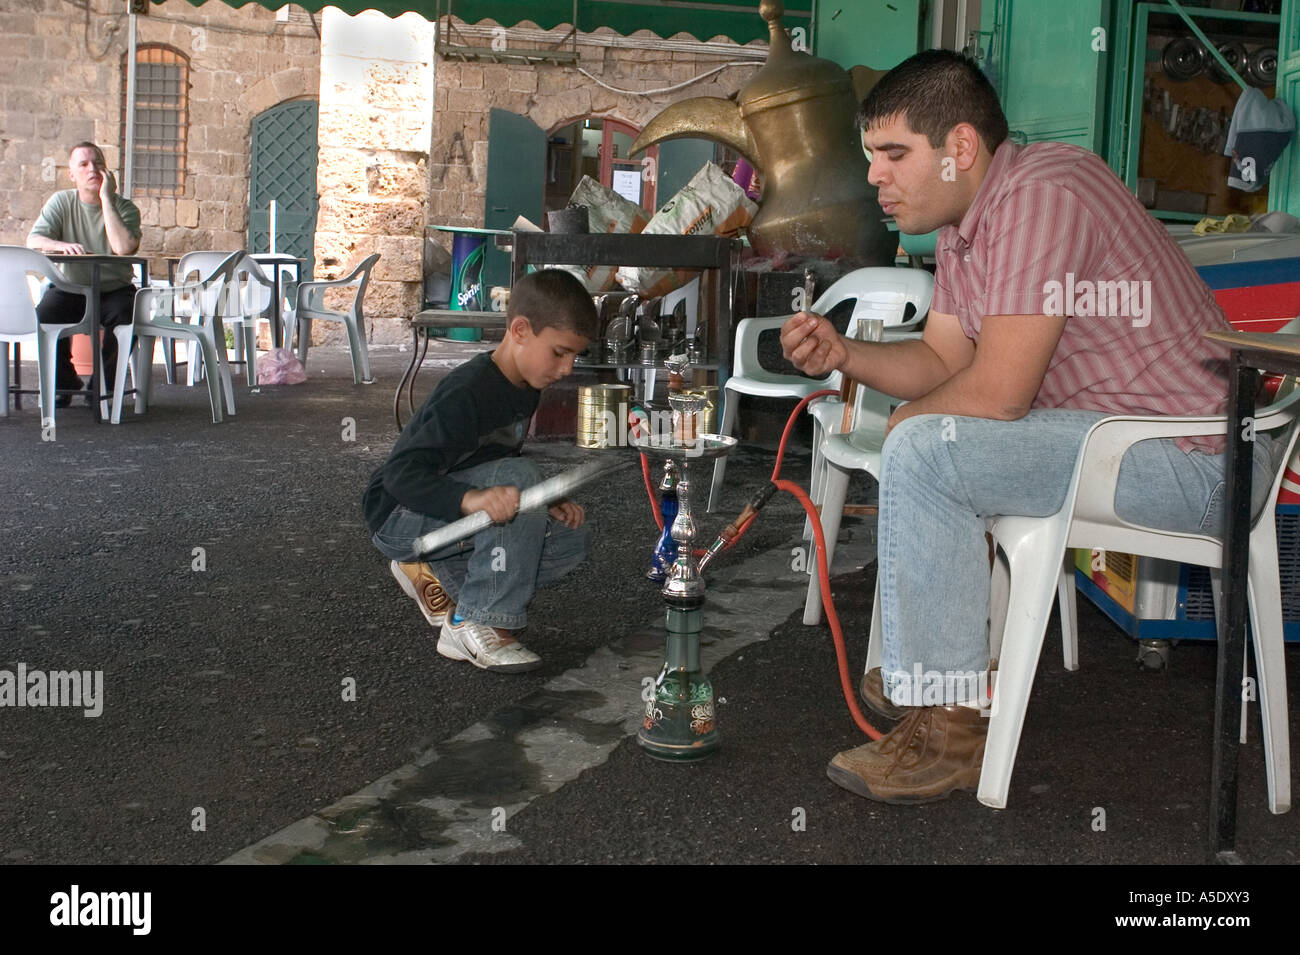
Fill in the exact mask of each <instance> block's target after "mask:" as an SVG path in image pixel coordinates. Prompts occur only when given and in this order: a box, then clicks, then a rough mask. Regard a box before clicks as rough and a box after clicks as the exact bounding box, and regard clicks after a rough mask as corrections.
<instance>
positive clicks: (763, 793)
mask: <svg viewBox="0 0 1300 955" xmlns="http://www.w3.org/2000/svg"><path fill="white" fill-rule="evenodd" d="M476 347H478V346H473V345H466V344H451V343H447V344H443V345H441V346H439V355H440V356H442V357H440V358H439V361H440V362H442V363H443V364H442V366H441V367H436V366H435V365H434V364H433V363H428V364H426V366H425V371H424V373H423V374H422V376H421V379H420V382H421V386H420V387H421V391H425V390H427V388H428V386H430V385H431V384H432V382H433V381H434V380H435V379H436V377H437V374H438V373H440V372H445V370H446V368H447V367H449V366H450V364H452V363H454V362H455V361H459V360H463V359H464V358H466V357H468V356H469V355H470V354H472V353H473V351H474V350H475V349H476ZM371 357H372V363H373V365H374V368H375V374H376V377H377V379H378V381H377V383H376V384H373V385H368V386H357V385H353V384H352V379H351V374H350V370H349V365H348V361H347V356H346V353H345V352H339V351H335V350H331V349H325V348H320V349H315V350H313V351H312V353H311V361H310V363H309V366H310V367H309V381H308V382H307V383H306V384H304V385H300V386H293V387H288V386H285V387H263V388H261V389H260V390H258V391H256V392H250V391H249V389H248V387H247V385H245V384H243V383H242V382H238V381H237V383H236V401H237V411H238V413H237V414H236V416H235V417H234V418H232V419H230V420H228V421H227V422H225V423H223V424H221V425H213V424H212V423H211V421H210V417H209V413H208V410H207V398H206V390H205V389H201V388H200V389H189V388H185V387H182V386H168V385H164V384H162V383H161V382H160V381H159V382H156V384H155V395H154V403H153V406H152V407H151V409H150V411H149V413H148V414H147V415H144V416H140V417H136V416H134V415H132V414H130V412H129V411H128V412H126V413H125V415H124V422H123V424H122V425H120V426H117V427H113V426H110V425H107V424H101V425H96V424H94V423H93V422H92V421H91V420H90V415H89V412H88V410H87V409H86V408H84V407H82V406H77V407H73V408H70V409H66V410H60V411H59V412H58V415H57V422H58V427H57V431H56V432H54V434H53V435H50V434H48V433H46V434H43V433H42V429H41V427H40V423H39V414H38V412H37V411H36V410H35V408H34V407H33V406H34V399H28V402H27V407H25V408H24V409H23V410H21V411H11V413H10V416H9V417H8V418H7V419H0V454H2V455H3V461H4V466H3V468H0V492H2V498H0V499H2V500H3V505H0V514H2V515H3V516H2V517H0V524H2V526H3V535H2V538H0V539H2V540H3V542H4V543H3V547H0V594H3V600H2V603H0V671H5V670H7V671H11V672H16V671H17V669H18V668H19V667H20V666H22V667H24V668H25V669H26V670H27V671H36V670H40V671H47V672H48V671H59V670H61V671H70V670H77V671H82V672H86V673H91V674H93V673H95V672H99V673H101V674H102V694H100V696H99V700H98V702H99V705H100V706H101V707H102V711H101V712H100V713H99V714H98V715H86V713H85V708H83V707H53V706H34V707H22V708H18V707H12V708H11V707H4V708H0V806H2V807H3V811H0V861H3V862H4V863H6V864H10V865H21V864H31V863H36V864H51V863H216V862H221V861H231V862H287V863H302V862H409V861H446V862H473V863H534V862H595V863H603V862H630V863H635V862H671V863H683V862H702V863H712V862H824V863H861V862H885V863H933V862H1001V863H1014V864H1022V863H1032V862H1048V863H1064V862H1090V863H1100V864H1113V863H1143V862H1151V863H1199V862H1201V861H1203V860H1204V858H1205V851H1206V843H1207V839H1206V825H1207V818H1208V813H1207V799H1208V790H1209V765H1210V721H1211V704H1212V698H1213V676H1214V652H1213V647H1212V646H1210V645H1207V644H1204V643H1197V642H1191V641H1189V642H1183V643H1181V644H1179V645H1178V646H1177V647H1176V648H1175V649H1174V651H1173V654H1172V657H1171V665H1170V666H1169V668H1168V669H1166V670H1164V671H1162V672H1152V671H1146V670H1142V669H1140V668H1139V667H1138V666H1137V664H1136V663H1135V656H1136V653H1135V648H1134V644H1133V643H1132V641H1130V640H1129V639H1128V638H1127V637H1126V636H1125V635H1124V634H1123V633H1122V632H1121V631H1120V630H1119V629H1118V628H1116V627H1115V626H1113V625H1112V624H1111V623H1110V622H1109V621H1107V620H1106V619H1105V618H1104V617H1103V616H1102V615H1101V614H1100V613H1099V612H1097V611H1096V610H1095V609H1094V608H1092V607H1091V605H1090V604H1088V602H1087V600H1086V599H1081V600H1080V601H1079V616H1080V655H1081V660H1082V668H1081V669H1080V670H1079V671H1077V672H1075V673H1066V672H1065V671H1064V670H1063V669H1062V667H1061V659H1060V650H1059V646H1060V644H1059V632H1058V631H1057V629H1056V627H1055V625H1054V626H1053V630H1052V632H1050V633H1049V634H1048V637H1047V642H1046V644H1045V650H1044V653H1043V657H1042V660H1041V661H1040V666H1039V673H1038V678H1037V680H1036V682H1035V686H1034V694H1033V697H1032V699H1031V702H1030V708H1029V714H1028V718H1027V722H1026V728H1025V731H1024V735H1023V737H1022V740H1021V745H1020V752H1019V758H1018V761H1017V765H1016V770H1015V775H1014V777H1013V779H1012V785H1011V795H1010V805H1009V807H1008V808H1007V809H1006V810H1002V811H994V810H991V809H988V808H986V807H984V806H982V805H980V804H979V803H978V802H976V800H975V798H974V795H973V794H966V793H962V794H957V795H955V796H953V797H952V798H950V799H948V800H946V801H943V802H940V803H936V804H933V805H930V806H924V807H893V806H885V805H877V804H873V803H870V802H867V801H864V800H862V799H860V798H859V797H857V796H854V795H852V794H850V793H848V792H845V791H843V790H841V789H839V788H838V787H836V786H835V785H834V784H833V783H831V782H830V781H829V780H828V779H827V778H826V775H825V766H826V763H827V761H828V760H829V759H830V758H831V757H832V756H833V755H834V754H835V753H836V752H837V751H838V750H840V749H844V748H847V747H850V746H855V745H858V744H859V743H861V742H862V741H863V737H862V735H861V733H860V732H859V731H858V730H857V729H856V728H855V727H854V726H853V724H852V723H851V721H850V719H849V716H848V713H847V710H846V708H845V704H844V701H843V699H842V696H841V693H840V689H839V682H838V677H837V674H836V665H835V657H834V651H833V648H832V646H831V641H830V639H829V631H828V630H827V628H826V627H825V625H822V626H819V627H805V626H804V625H803V624H802V623H801V620H800V618H801V610H802V593H803V591H802V579H801V577H800V575H799V573H798V571H797V570H796V569H794V568H793V567H792V564H793V563H794V561H795V559H796V557H797V555H796V554H795V553H794V551H795V550H796V548H798V546H799V545H800V542H801V537H800V531H801V526H802V521H803V518H802V512H801V511H799V510H798V508H797V505H795V504H794V502H793V501H792V500H791V499H790V498H788V497H787V496H785V495H778V496H777V498H775V499H774V501H773V503H772V504H771V505H770V506H769V507H768V508H767V510H766V511H764V513H763V515H762V517H760V519H759V521H758V522H757V523H756V524H755V526H754V529H753V530H752V531H751V533H750V534H749V535H748V536H747V537H746V538H745V539H744V541H742V543H741V544H740V545H739V546H738V547H737V548H736V549H735V550H734V551H732V552H729V553H728V554H726V555H725V556H724V557H723V558H722V559H720V560H719V561H718V563H717V564H716V565H715V566H716V572H714V573H711V577H710V588H711V590H712V595H711V597H710V605H709V607H708V608H707V609H706V612H705V614H706V615H705V627H706V651H705V652H706V661H708V663H709V665H710V668H711V669H710V676H711V679H712V681H713V684H714V688H715V693H716V694H717V697H718V722H719V729H720V733H721V736H722V747H721V749H720V750H719V752H718V753H717V754H716V755H715V756H713V757H711V758H710V759H708V760H706V761H704V762H701V763H698V764H694V765H670V764H664V763H661V762H657V761H654V760H651V759H649V758H647V757H646V755H645V754H644V753H642V752H641V751H640V749H639V748H638V746H637V744H636V741H635V739H634V738H633V736H632V733H633V732H634V731H635V726H636V724H637V722H638V713H637V706H638V700H639V693H640V688H641V680H642V679H643V678H644V677H646V676H651V677H652V676H654V675H656V672H657V665H656V662H655V661H656V660H658V659H661V640H662V601H661V600H660V598H659V596H658V594H657V592H656V590H655V588H654V586H653V585H651V584H650V583H649V582H647V581H646V580H645V579H644V576H643V575H644V571H645V569H646V566H647V562H648V558H649V554H650V550H651V547H652V545H653V542H654V539H655V537H656V530H655V527H654V524H653V522H652V519H651V515H650V512H649V507H648V504H647V501H646V495H645V491H644V488H643V486H642V483H641V476H640V472H639V471H638V470H636V469H635V468H627V469H624V470H623V471H621V472H619V473H618V474H617V475H615V476H614V477H612V478H610V479H609V480H607V481H603V482H601V483H599V484H598V485H593V486H591V487H589V488H588V489H587V490H586V491H584V492H580V493H579V494H578V495H577V497H578V499H579V500H580V501H581V503H583V504H584V506H585V507H586V509H587V513H588V517H589V519H590V520H591V521H592V522H593V525H594V527H595V529H596V535H595V538H594V546H593V553H592V555H591V559H590V561H589V563H588V564H587V565H585V566H584V567H583V568H581V569H580V570H579V571H578V572H576V573H575V574H574V575H572V576H571V577H569V578H566V579H565V580H563V581H561V582H559V583H557V584H556V585H554V586H552V587H550V588H548V589H546V590H543V591H541V592H540V593H539V594H538V596H537V598H536V599H535V601H534V603H533V606H532V607H531V608H530V612H529V630H528V633H527V635H526V637H525V642H526V643H527V644H528V646H529V647H530V648H531V649H533V650H535V651H536V652H537V653H539V654H540V655H541V656H542V658H543V660H544V666H543V667H542V668H541V669H539V670H536V671H533V672H530V673H525V674H516V675H497V674H490V673H486V672H483V671H480V670H477V669H474V668H473V667H471V666H469V665H468V664H465V663H455V662H452V661H449V660H446V659H444V658H442V657H440V656H438V655H437V654H436V653H434V649H433V648H434V642H435V639H436V635H435V634H434V633H433V631H432V630H431V629H430V628H429V626H428V625H427V624H426V623H425V621H424V619H423V618H422V617H421V616H420V614H419V612H418V610H417V609H416V608H415V607H414V606H413V604H412V602H411V601H410V600H409V599H408V598H407V597H405V596H404V595H403V594H402V593H401V591H400V590H399V589H398V587H397V585H396V584H395V582H394V581H393V580H392V578H391V576H390V575H389V572H388V568H387V561H385V560H384V559H383V558H382V557H381V556H380V555H379V554H378V552H376V551H375V550H374V548H373V547H372V546H371V544H370V543H369V540H368V538H367V534H366V532H365V529H364V527H363V526H362V523H361V516H360V510H359V501H360V496H361V491H362V489H363V488H364V486H365V484H366V481H367V479H368V477H369V475H370V473H371V471H372V470H373V469H374V468H375V467H376V466H377V465H378V464H379V463H380V462H381V461H382V460H383V458H384V457H385V455H386V454H387V452H388V450H389V448H390V447H391V445H392V442H393V440H394V439H395V437H396V433H397V432H396V429H395V426H394V423H393V419H392V394H393V388H394V386H395V385H396V382H397V379H398V378H399V377H400V375H401V372H402V370H403V368H404V367H405V365H406V362H407V359H408V358H409V354H408V353H404V352H401V351H399V350H398V349H397V348H396V347H391V346H390V347H376V348H375V349H374V350H373V351H372V356H371ZM31 373H34V370H33V372H31ZM160 377H161V374H160V370H159V378H160ZM28 380H30V379H28ZM779 423H780V422H779V420H778V419H777V418H776V417H772V416H767V417H754V418H751V424H752V425H753V426H754V427H755V428H756V437H757V440H756V441H747V442H745V443H744V444H743V445H742V447H741V448H740V449H739V450H738V452H737V453H736V454H735V455H733V460H732V461H731V463H730V467H729V470H728V500H729V501H731V502H735V504H736V505H737V506H739V504H740V503H741V502H742V501H743V498H744V493H745V490H746V489H752V488H756V487H758V486H759V485H760V484H761V483H762V482H763V481H764V480H765V478H766V475H767V472H768V471H769V470H770V468H771V464H772V458H773V450H774V444H775V438H776V437H777V435H776V433H775V432H776V430H777V429H778V428H779ZM45 437H53V438H54V440H43V438H45ZM529 453H530V454H532V455H533V456H534V457H536V458H537V460H538V461H539V463H540V464H541V466H542V468H543V470H544V471H545V472H547V473H554V472H557V471H560V470H562V469H564V468H566V467H569V466H571V465H572V464H574V463H576V462H578V461H580V460H584V459H585V458H586V457H588V456H590V455H591V454H595V453H602V452H586V451H581V450H579V449H577V448H575V447H574V446H573V444H572V442H571V441H564V440H548V441H535V442H532V443H531V444H530V446H529ZM808 460H809V459H808V453H807V448H806V446H805V447H799V448H795V449H794V450H793V452H792V454H791V455H790V457H789V459H788V463H787V465H786V468H785V475H786V476H787V477H790V478H792V479H794V480H798V481H800V482H806V478H807V471H808ZM706 483H707V481H702V482H701V485H702V486H703V485H704V484H706ZM870 493H871V488H870V486H869V484H868V482H865V481H859V482H857V483H856V485H855V495H856V496H858V497H863V496H869V495H870ZM730 516H731V510H730V509H729V508H728V509H727V510H726V511H724V513H722V514H718V515H711V516H707V517H702V518H701V520H700V524H701V527H702V531H703V534H702V536H704V535H708V536H711V534H712V532H714V531H716V530H717V529H718V528H719V527H720V526H721V525H722V523H723V522H724V520H725V519H726V518H729V517H730ZM845 537H846V544H845V547H844V551H843V553H842V555H841V557H842V559H840V560H837V562H836V574H835V584H834V589H835V595H836V603H837V607H838V608H839V611H840V614H841V617H842V618H843V620H844V624H845V630H846V633H847V634H848V635H849V648H848V651H849V660H850V670H851V673H852V674H853V678H854V681H855V682H856V678H857V675H858V674H859V673H860V672H861V667H862V661H863V659H864V658H865V649H866V648H865V634H866V630H867V626H868V624H869V620H870V613H871V593H872V587H873V582H874V564H873V563H871V559H870V551H871V547H870V541H871V527H870V525H869V523H867V522H865V521H846V528H845ZM934 593H935V599H936V600H942V599H943V596H944V588H943V584H942V581H935V583H934ZM1287 656H1288V662H1289V663H1290V664H1291V668H1290V669H1291V673H1292V674H1293V679H1292V682H1291V688H1290V702H1291V712H1292V718H1291V726H1292V734H1293V736H1294V735H1296V734H1297V731H1298V730H1300V720H1297V718H1296V716H1295V714H1296V713H1297V712H1300V692H1298V691H1297V688H1296V687H1297V683H1300V678H1296V677H1295V676H1294V674H1296V673H1297V672H1298V671H1297V667H1296V665H1295V664H1296V662H1297V658H1298V657H1300V648H1297V647H1296V646H1294V645H1292V646H1289V647H1288V653H1287ZM724 700H725V702H723V701H724ZM1099 820H1100V821H1101V824H1100V825H1099V824H1098V821H1099ZM1237 845H1238V850H1239V853H1240V855H1241V857H1242V858H1243V859H1245V860H1246V861H1250V862H1274V863H1294V862H1296V861H1297V860H1298V858H1300V814H1297V813H1295V812H1292V813H1290V814H1287V815H1283V816H1271V815H1270V814H1269V813H1268V811H1267V808H1266V805H1265V796H1264V771H1263V756H1262V750H1261V748H1260V745H1259V726H1258V718H1257V714H1255V713H1253V712H1252V716H1251V720H1250V726H1249V743H1248V745H1247V746H1246V747H1244V749H1243V752H1242V759H1241V795H1240V822H1239V832H1238V839H1237Z"/></svg>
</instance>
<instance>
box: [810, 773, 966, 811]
mask: <svg viewBox="0 0 1300 955" xmlns="http://www.w3.org/2000/svg"><path fill="white" fill-rule="evenodd" d="M826 775H827V776H828V777H829V778H830V780H831V782H833V783H835V785H837V786H840V787H842V788H844V789H847V790H848V791H849V792H851V793H856V794H857V795H859V796H863V797H865V798H866V799H870V800H872V801H874V802H884V803H889V804H890V805H891V806H922V805H925V804H926V803H929V802H939V801H940V800H942V799H947V798H948V797H949V796H951V795H952V794H953V793H954V792H958V791H960V792H974V791H975V789H976V788H978V783H977V784H976V786H974V787H967V786H953V787H952V788H951V789H947V790H945V791H944V792H941V793H933V794H928V795H924V796H910V795H905V794H898V795H890V796H882V795H879V794H878V793H874V792H872V791H871V790H870V789H869V788H868V787H867V784H866V783H864V782H863V781H862V777H860V776H858V775H857V774H856V773H851V772H849V771H848V770H847V769H842V768H841V767H839V766H836V765H835V764H834V763H827V764H826Z"/></svg>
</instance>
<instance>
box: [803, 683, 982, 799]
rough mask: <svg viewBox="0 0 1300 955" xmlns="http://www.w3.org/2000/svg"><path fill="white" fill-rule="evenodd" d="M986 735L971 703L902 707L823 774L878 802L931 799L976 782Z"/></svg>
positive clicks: (965, 787) (978, 713)
mask: <svg viewBox="0 0 1300 955" xmlns="http://www.w3.org/2000/svg"><path fill="white" fill-rule="evenodd" d="M987 736H988V720H987V719H985V718H984V716H983V714H982V712H981V711H980V710H977V709H974V708H972V707H968V706H916V707H907V708H906V709H905V711H904V716H903V720H902V722H901V723H899V724H898V726H896V727H895V728H894V729H893V730H891V731H890V732H889V733H887V734H886V735H884V736H882V737H881V738H880V739H878V740H875V741H873V742H870V743H867V744H866V745H865V746H859V747H857V748H856V749H846V750H845V751H844V752H842V753H840V754H839V755H837V756H836V757H835V758H834V759H832V760H831V761H830V764H829V765H828V766H827V767H826V775H827V776H829V777H830V778H831V780H832V781H833V782H835V784H836V785H839V786H843V787H844V788H845V789H848V790H850V791H851V792H855V793H857V794H858V795H859V796H865V797H867V798H868V799H874V800H876V801H877V802H888V803H899V804H912V803H925V802H934V801H935V800H937V799H943V798H944V797H945V796H947V795H948V794H949V793H951V792H952V791H953V790H954V789H962V790H972V791H973V790H975V789H977V788H978V787H979V781H980V767H981V766H983V764H984V741H985V739H986V738H987Z"/></svg>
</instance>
